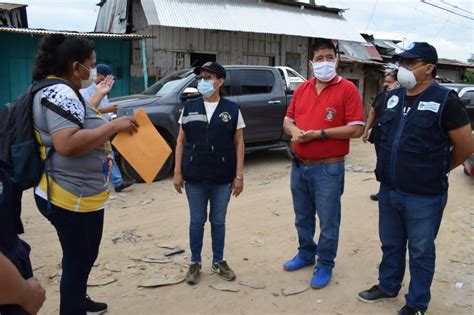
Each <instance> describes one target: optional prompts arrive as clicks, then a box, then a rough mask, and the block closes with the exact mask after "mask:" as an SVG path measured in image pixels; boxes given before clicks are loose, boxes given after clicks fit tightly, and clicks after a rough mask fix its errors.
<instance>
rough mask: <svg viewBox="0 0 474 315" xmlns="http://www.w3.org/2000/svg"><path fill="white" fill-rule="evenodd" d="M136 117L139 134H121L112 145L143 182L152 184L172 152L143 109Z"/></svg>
mask: <svg viewBox="0 0 474 315" xmlns="http://www.w3.org/2000/svg"><path fill="white" fill-rule="evenodd" d="M134 117H135V119H136V121H137V123H138V126H139V127H138V132H135V133H134V134H133V135H131V134H129V133H127V132H120V133H118V134H117V136H116V137H115V138H114V140H113V141H112V144H113V145H114V147H115V148H116V149H117V150H118V151H119V152H120V154H121V155H122V157H124V158H125V160H127V162H128V163H129V164H130V165H131V166H132V167H133V168H134V169H135V171H136V172H137V173H138V174H140V176H141V177H142V178H143V180H144V181H145V182H146V183H147V184H151V183H152V182H153V180H154V179H155V177H156V175H157V174H158V172H159V171H160V169H161V168H162V167H163V165H164V164H165V162H166V160H167V159H168V157H169V156H170V154H171V152H172V151H171V148H170V147H169V145H168V143H167V142H166V141H165V139H163V137H162V136H161V135H160V134H159V133H158V131H157V130H156V128H155V126H153V124H152V123H151V121H150V118H148V115H147V114H146V113H145V111H144V110H143V108H140V109H139V110H138V111H137V112H136V113H135V115H134Z"/></svg>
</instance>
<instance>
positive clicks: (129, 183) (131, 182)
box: [114, 179, 135, 192]
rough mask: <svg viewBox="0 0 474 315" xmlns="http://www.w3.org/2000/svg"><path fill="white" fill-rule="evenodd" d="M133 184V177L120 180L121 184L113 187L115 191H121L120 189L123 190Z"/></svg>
mask: <svg viewBox="0 0 474 315" xmlns="http://www.w3.org/2000/svg"><path fill="white" fill-rule="evenodd" d="M133 184H135V180H134V179H129V180H124V181H122V185H120V186H118V187H115V188H114V189H115V192H121V191H122V190H124V189H125V188H127V187H130V186H132V185H133Z"/></svg>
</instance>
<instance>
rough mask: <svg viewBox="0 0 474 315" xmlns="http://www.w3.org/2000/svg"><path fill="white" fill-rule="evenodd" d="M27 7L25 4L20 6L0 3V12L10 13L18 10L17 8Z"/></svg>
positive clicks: (18, 4)
mask: <svg viewBox="0 0 474 315" xmlns="http://www.w3.org/2000/svg"><path fill="white" fill-rule="evenodd" d="M27 6H28V5H26V4H20V3H5V2H0V10H6V11H11V10H14V9H19V8H24V7H27Z"/></svg>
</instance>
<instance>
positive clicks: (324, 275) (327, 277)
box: [310, 268, 332, 289]
mask: <svg viewBox="0 0 474 315" xmlns="http://www.w3.org/2000/svg"><path fill="white" fill-rule="evenodd" d="M331 277H332V270H327V269H323V268H316V270H315V271H314V273H313V277H312V278H311V281H310V285H311V287H312V288H313V289H322V288H324V287H325V286H327V285H328V284H329V281H331Z"/></svg>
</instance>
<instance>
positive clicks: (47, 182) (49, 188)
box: [44, 147, 55, 215]
mask: <svg viewBox="0 0 474 315" xmlns="http://www.w3.org/2000/svg"><path fill="white" fill-rule="evenodd" d="M54 152H55V150H54V147H51V148H50V149H49V151H48V154H46V159H45V160H44V173H45V175H46V196H47V197H48V206H47V211H48V214H50V215H51V214H53V210H52V207H51V186H50V185H49V169H48V162H47V161H48V160H49V159H50V158H51V156H53V154H54Z"/></svg>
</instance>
